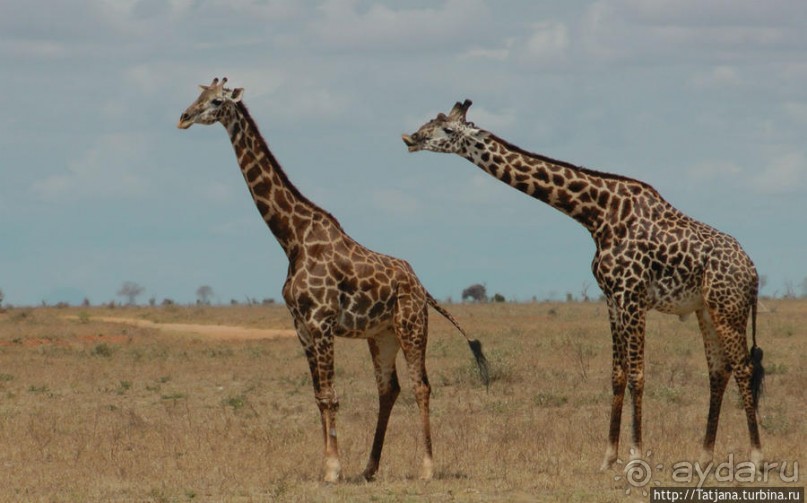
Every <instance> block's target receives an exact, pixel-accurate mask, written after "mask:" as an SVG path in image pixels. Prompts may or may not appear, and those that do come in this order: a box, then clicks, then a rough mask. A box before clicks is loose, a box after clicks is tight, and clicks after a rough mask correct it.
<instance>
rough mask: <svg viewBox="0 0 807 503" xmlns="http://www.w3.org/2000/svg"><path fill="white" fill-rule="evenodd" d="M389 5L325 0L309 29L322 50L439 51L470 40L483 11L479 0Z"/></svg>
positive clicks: (481, 20) (482, 16)
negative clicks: (365, 5) (419, 6)
mask: <svg viewBox="0 0 807 503" xmlns="http://www.w3.org/2000/svg"><path fill="white" fill-rule="evenodd" d="M395 5H396V8H391V7H388V6H386V5H383V4H379V3H374V4H373V5H371V6H370V7H369V8H368V9H366V10H365V11H363V12H362V11H361V10H360V8H359V2H358V1H357V0H326V1H325V2H323V4H322V5H321V6H320V7H319V9H318V10H319V13H320V14H321V17H320V18H319V19H317V20H315V21H313V22H312V23H310V25H309V29H310V30H311V31H312V32H313V34H314V36H315V37H317V38H318V39H319V40H320V41H321V42H322V43H323V44H325V46H326V47H327V48H328V49H350V50H351V51H375V50H379V49H380V50H390V49H397V50H402V51H406V50H414V49H417V50H423V49H429V50H435V51H439V50H441V49H443V48H445V47H447V46H448V47H456V46H457V45H458V44H459V43H463V42H467V41H470V40H471V39H472V38H473V34H474V31H475V30H474V28H475V27H476V26H477V25H479V23H481V22H483V21H484V16H485V13H486V12H487V8H486V6H485V3H484V2H483V1H482V0H447V1H446V2H445V3H444V4H443V5H442V7H440V8H422V9H405V8H398V5H400V4H395Z"/></svg>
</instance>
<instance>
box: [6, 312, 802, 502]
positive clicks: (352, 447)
mask: <svg viewBox="0 0 807 503" xmlns="http://www.w3.org/2000/svg"><path fill="white" fill-rule="evenodd" d="M448 307H449V309H450V310H451V311H452V313H454V314H455V316H456V317H457V318H458V320H459V321H460V323H461V324H463V325H464V326H465V327H466V329H467V330H468V331H469V333H470V334H471V335H473V336H474V337H478V338H479V339H480V340H481V341H482V343H483V345H484V348H485V351H486V352H487V355H488V358H489V360H490V363H491V371H492V377H493V382H492V384H491V386H490V388H489V390H486V389H485V387H484V386H483V385H481V384H480V382H479V379H478V376H477V375H476V373H475V367H474V364H473V363H472V357H471V354H470V351H469V350H468V347H467V345H466V344H465V342H464V340H463V339H462V337H461V336H460V335H459V334H458V333H456V332H455V331H454V329H453V328H452V327H451V326H450V325H449V324H448V323H447V322H445V321H444V320H442V319H441V318H440V317H439V316H437V315H436V314H435V313H433V314H432V317H431V321H432V323H431V334H430V341H429V350H428V360H427V366H428V370H429V376H430V380H431V383H432V387H433V399H432V429H433V436H434V446H435V480H433V481H431V482H421V481H420V480H418V479H417V475H418V470H419V467H420V460H421V457H422V453H421V452H419V449H420V447H419V445H420V444H419V443H418V442H417V439H418V435H419V430H420V428H419V426H418V421H417V417H418V416H417V408H416V405H415V403H414V400H413V397H412V393H411V391H410V390H409V389H408V387H406V386H404V390H403V392H402V393H401V396H400V398H399V401H398V403H397V404H396V406H395V409H394V410H393V414H392V419H391V421H390V427H389V429H388V433H387V443H386V445H385V449H384V454H383V456H382V460H381V468H380V470H379V474H378V480H377V481H375V482H372V483H366V482H364V481H362V480H359V478H358V476H359V474H360V473H361V471H362V469H363V468H364V464H365V462H366V460H367V456H368V454H369V449H370V443H371V440H372V434H373V428H374V426H375V419H376V411H377V395H376V388H375V381H374V378H373V372H372V365H371V362H370V357H369V352H368V349H367V345H366V343H365V342H364V341H360V340H343V339H340V340H338V341H337V345H336V377H337V379H336V389H337V392H338V394H339V396H340V401H341V410H340V413H339V416H338V420H337V426H338V428H339V435H340V437H339V442H340V449H341V455H342V465H343V474H344V476H345V478H346V480H343V481H341V482H340V483H339V484H337V485H331V486H329V485H325V484H323V483H321V482H320V475H321V468H322V466H321V464H322V452H321V451H322V438H321V430H320V421H319V413H318V411H317V408H316V405H315V403H314V399H313V393H312V388H311V382H310V376H309V373H308V366H307V363H306V361H305V357H304V355H303V354H302V350H301V348H300V345H299V343H298V342H297V340H296V338H294V337H279V338H274V339H256V338H252V339H237V338H225V339H222V338H218V337H214V336H210V335H209V334H207V335H200V334H195V333H191V332H188V333H183V332H169V331H162V330H160V329H159V325H160V324H166V323H199V324H207V325H222V326H224V325H234V326H241V327H249V328H274V329H289V328H291V321H290V319H289V316H288V314H287V313H286V311H285V308H284V307H283V306H271V307H246V306H243V307H239V306H235V307H206V308H198V307H188V308H185V307H167V308H165V307H162V308H126V309H121V308H118V309H108V308H88V309H81V308H68V309H53V308H36V309H22V308H16V309H11V310H8V311H7V312H5V313H2V314H0V501H585V502H589V501H612V502H621V501H630V500H632V499H634V498H636V497H637V496H639V497H640V498H641V500H643V501H647V497H645V496H642V495H641V494H640V492H641V489H642V488H639V487H631V486H630V485H629V484H626V482H625V480H624V478H623V477H621V476H622V475H623V473H622V466H623V465H619V466H617V467H615V469H613V470H611V471H606V472H600V471H598V468H599V465H600V462H601V460H602V455H603V453H604V449H605V437H606V432H607V428H608V413H609V404H610V366H611V348H610V344H611V343H610V334H609V331H608V323H607V316H606V310H605V305H604V304H601V303H533V304H488V305H452V306H448ZM761 311H762V312H761V313H760V316H759V323H758V325H759V328H758V340H759V343H760V345H761V346H762V348H763V349H764V350H765V363H766V366H767V369H768V377H767V381H766V389H765V395H764V397H763V399H762V402H761V406H760V414H761V417H762V442H763V448H764V452H765V455H766V459H767V460H769V461H776V462H781V461H788V463H789V464H788V467H787V470H786V473H785V474H776V473H773V474H771V476H770V479H769V481H768V483H767V484H762V485H779V486H781V485H786V484H785V483H783V482H782V481H781V480H779V478H778V477H779V476H780V475H785V476H792V474H793V465H792V464H793V462H798V463H802V462H804V461H807V455H806V454H807V449H805V440H807V426H805V425H807V407H805V404H807V371H805V368H806V367H807V365H806V364H807V361H805V355H807V337H805V335H806V334H805V328H804V327H806V326H807V302H805V301H764V306H763V309H761ZM70 316H72V318H69V317H70ZM109 316H114V317H125V318H136V319H148V320H152V321H156V322H157V324H156V325H153V326H134V325H128V324H122V323H112V322H109V321H104V320H102V318H103V317H109ZM647 332H648V334H647V344H646V358H647V365H646V386H645V401H644V413H645V420H644V438H645V446H644V448H645V449H646V450H648V451H650V455H649V456H647V455H646V458H647V459H648V460H649V461H650V462H651V464H652V466H653V472H652V482H651V483H649V484H648V486H647V487H648V488H649V487H650V485H652V484H655V483H661V484H663V485H680V484H676V483H675V482H674V481H673V479H672V477H673V473H672V467H673V465H675V464H676V463H679V462H681V461H686V460H692V461H695V460H697V459H698V456H699V454H700V441H701V438H702V435H703V432H704V429H705V421H706V412H707V404H708V379H707V374H706V363H705V357H704V355H703V346H702V342H701V337H700V334H699V333H698V330H697V324H696V322H695V321H694V319H690V320H687V321H685V322H680V321H679V320H678V319H677V318H676V317H670V316H662V315H659V314H657V313H653V314H652V315H651V316H650V319H649V322H648V326H647ZM399 375H400V376H401V378H402V380H401V382H402V384H403V383H406V382H408V381H406V376H405V366H403V365H400V364H399ZM629 403H630V402H629V401H628V400H626V410H625V412H624V414H623V424H622V446H621V452H620V458H621V459H625V460H627V458H628V452H627V449H628V445H629V442H628V430H629V426H630V412H629V407H627V404H629ZM748 448H749V443H748V438H747V430H746V425H745V419H744V414H743V412H742V410H741V408H740V407H739V404H738V399H737V392H736V385H735V384H734V382H733V381H732V382H731V383H730V385H729V390H728V392H727V394H726V398H725V400H724V403H723V412H722V416H721V421H720V427H719V430H718V438H717V445H716V449H715V456H716V459H715V461H716V462H722V461H726V460H728V459H729V458H730V457H731V459H732V460H733V462H734V463H735V464H736V463H740V462H742V461H746V460H747V457H748ZM645 454H646V453H645ZM618 477H619V479H617V478H618ZM791 478H792V477H791ZM803 480H804V476H803V475H799V476H798V478H797V480H795V481H793V482H789V485H791V486H799V487H800V486H803V485H804V481H803ZM697 482H698V480H697V479H695V480H694V481H693V483H692V484H690V486H692V485H695V484H696V483H697ZM706 485H736V482H732V481H728V482H725V481H723V482H721V481H716V480H714V478H710V479H708V480H707V481H706ZM628 488H630V489H631V490H632V492H631V494H629V495H626V494H625V491H626V489H628Z"/></svg>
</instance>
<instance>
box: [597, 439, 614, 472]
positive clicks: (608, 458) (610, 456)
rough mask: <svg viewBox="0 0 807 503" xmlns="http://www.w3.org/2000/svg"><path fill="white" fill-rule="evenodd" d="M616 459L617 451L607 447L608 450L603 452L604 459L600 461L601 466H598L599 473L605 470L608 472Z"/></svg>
mask: <svg viewBox="0 0 807 503" xmlns="http://www.w3.org/2000/svg"><path fill="white" fill-rule="evenodd" d="M616 458H617V450H616V449H615V448H614V447H613V446H610V445H609V446H608V449H606V451H605V459H603V460H602V464H601V465H600V471H601V472H604V471H606V470H610V469H611V467H612V466H614V463H616Z"/></svg>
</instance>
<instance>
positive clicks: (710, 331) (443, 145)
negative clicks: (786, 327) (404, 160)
mask: <svg viewBox="0 0 807 503" xmlns="http://www.w3.org/2000/svg"><path fill="white" fill-rule="evenodd" d="M470 106H471V101H470V100H465V101H463V102H461V103H460V102H457V103H456V104H455V105H454V106H453V107H452V109H451V111H450V112H449V113H448V115H446V114H442V113H441V114H438V115H437V117H436V118H434V119H432V120H431V121H429V122H427V123H426V124H424V125H423V126H421V127H420V128H419V129H418V130H417V131H416V132H414V133H412V134H404V135H403V136H402V139H403V141H404V143H405V144H406V146H407V148H408V149H409V151H410V152H417V151H420V150H428V151H433V152H445V153H454V154H457V155H459V156H461V157H464V158H465V159H467V160H469V161H471V162H472V163H474V164H475V165H477V166H478V167H479V168H481V169H482V170H484V171H485V172H487V173H488V174H490V175H491V176H493V177H495V178H497V179H499V180H501V181H502V182H504V183H506V184H508V185H510V186H512V187H513V188H515V189H517V190H519V191H521V192H524V193H525V194H528V195H530V196H532V197H534V198H536V199H538V200H540V201H542V202H544V203H546V204H548V205H550V206H552V207H553V208H555V209H557V210H559V211H561V212H563V213H564V214H566V215H568V216H570V217H572V218H573V219H575V220H576V221H578V222H579V223H580V224H581V225H583V226H584V227H585V228H586V229H587V230H588V231H589V232H590V233H591V236H592V238H593V239H594V242H595V244H596V253H595V256H594V260H593V262H592V265H591V267H592V272H593V273H594V277H595V278H596V279H597V283H598V285H599V286H600V289H601V290H602V292H603V294H605V298H606V301H607V305H608V313H609V320H610V325H611V335H612V347H613V363H612V376H611V381H612V389H613V397H612V402H611V419H610V426H609V433H608V446H607V448H606V454H605V460H604V462H603V465H602V466H603V468H608V467H610V466H611V465H612V464H613V463H614V462H615V461H616V459H617V454H618V447H619V432H620V424H621V417H622V402H623V397H624V394H625V388H626V386H627V387H628V388H629V389H630V394H631V398H632V401H633V428H632V443H633V445H632V449H633V450H634V452H643V451H642V448H641V447H642V393H643V389H644V337H645V317H646V313H647V311H649V310H651V309H655V310H658V311H661V312H663V313H668V314H676V315H679V316H682V317H684V316H685V315H687V314H689V313H692V312H694V313H695V314H696V316H697V318H698V325H699V328H700V331H701V334H702V335H703V343H704V348H705V351H706V360H707V364H708V367H709V385H710V400H709V415H708V419H707V423H706V434H705V436H704V440H703V448H704V452H705V453H706V454H707V455H708V456H711V455H712V453H713V452H714V443H715V436H716V434H717V423H718V419H719V416H720V405H721V403H722V400H723V395H724V392H725V389H726V385H727V383H728V380H729V377H730V376H731V374H732V373H733V374H734V378H735V381H736V382H737V385H738V387H739V390H740V396H741V397H742V401H743V407H744V409H745V414H746V420H747V423H748V433H749V438H750V442H751V455H752V458H754V460H755V461H757V462H758V461H759V460H760V459H761V458H762V451H761V445H760V439H759V427H758V422H757V406H758V399H759V394H760V391H761V389H762V379H763V377H764V369H763V368H762V350H761V349H760V348H759V347H758V346H757V344H756V313H757V291H758V283H759V281H758V276H757V272H756V269H755V267H754V264H753V262H752V261H751V259H750V258H749V257H748V255H747V254H746V253H745V251H744V250H743V249H742V247H741V246H740V244H739V243H738V242H737V240H735V239H734V238H733V237H731V236H729V235H728V234H725V233H722V232H720V231H718V230H716V229H714V228H713V227H710V226H708V225H706V224H704V223H701V222H699V221H697V220H695V219H693V218H691V217H689V216H687V215H685V214H684V213H682V212H681V211H679V210H678V209H676V208H675V207H673V206H672V205H671V204H670V203H668V202H667V201H666V200H665V199H664V198H663V197H662V196H661V195H660V194H659V193H658V191H656V189H654V188H653V187H651V186H650V185H648V184H646V183H644V182H641V181H639V180H635V179H632V178H628V177H625V176H620V175H615V174H611V173H603V172H599V171H594V170H590V169H586V168H582V167H578V166H575V165H572V164H570V163H567V162H563V161H557V160H554V159H551V158H549V157H546V156H543V155H539V154H535V153H532V152H528V151H526V150H523V149H521V148H520V147H517V146H515V145H513V144H511V143H508V142H507V141H505V140H503V139H501V138H499V137H497V136H496V135H494V134H493V133H491V132H489V131H485V130H483V129H480V128H477V127H476V125H474V124H473V123H472V122H469V121H467V120H466V118H465V116H466V113H467V111H468V109H469V107H470ZM749 313H750V315H751V336H752V347H751V350H750V352H749V350H748V344H747V341H746V327H747V325H748V317H749Z"/></svg>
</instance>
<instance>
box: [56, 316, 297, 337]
mask: <svg viewBox="0 0 807 503" xmlns="http://www.w3.org/2000/svg"><path fill="white" fill-rule="evenodd" d="M67 318H70V319H78V316H68V317H67ZM91 320H93V321H95V320H98V321H105V322H109V323H123V324H125V325H134V326H137V327H148V328H154V329H157V330H162V331H164V332H182V333H185V334H195V335H201V336H204V337H209V338H211V339H240V340H257V339H279V338H282V337H294V336H296V335H297V333H296V332H295V331H294V330H291V329H282V328H245V327H234V326H231V325H198V324H191V323H155V322H153V321H150V320H143V319H137V318H116V317H114V316H93V317H92V318H91Z"/></svg>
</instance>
